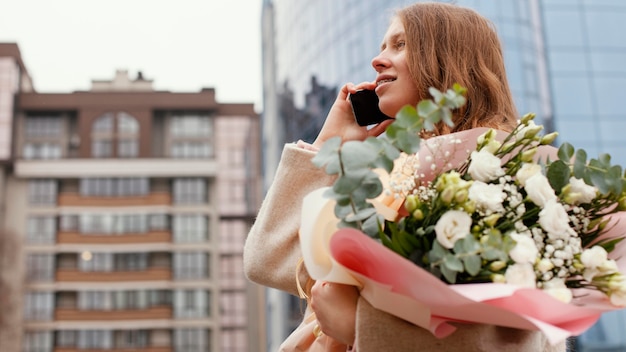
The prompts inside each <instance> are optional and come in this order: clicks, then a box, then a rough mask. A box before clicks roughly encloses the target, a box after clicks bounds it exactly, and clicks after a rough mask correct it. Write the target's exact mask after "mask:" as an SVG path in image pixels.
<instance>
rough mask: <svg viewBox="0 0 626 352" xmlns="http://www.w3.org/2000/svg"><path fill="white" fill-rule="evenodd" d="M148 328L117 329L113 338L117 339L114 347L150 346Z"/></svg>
mask: <svg viewBox="0 0 626 352" xmlns="http://www.w3.org/2000/svg"><path fill="white" fill-rule="evenodd" d="M148 336H149V332H148V330H123V331H115V332H114V333H113V339H114V341H115V343H114V348H116V349H123V348H125V349H130V348H144V347H148Z"/></svg>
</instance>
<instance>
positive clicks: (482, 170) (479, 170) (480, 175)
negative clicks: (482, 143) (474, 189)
mask: <svg viewBox="0 0 626 352" xmlns="http://www.w3.org/2000/svg"><path fill="white" fill-rule="evenodd" d="M470 158H471V162H470V165H469V168H468V169H467V172H468V173H469V174H470V175H471V176H472V178H473V179H474V180H477V181H482V182H489V181H492V180H495V179H496V178H498V177H500V176H502V175H504V170H502V167H501V166H500V159H499V158H498V157H497V156H495V155H493V154H491V153H490V152H489V151H487V150H485V149H483V150H481V151H478V152H476V151H474V152H472V154H471V156H470Z"/></svg>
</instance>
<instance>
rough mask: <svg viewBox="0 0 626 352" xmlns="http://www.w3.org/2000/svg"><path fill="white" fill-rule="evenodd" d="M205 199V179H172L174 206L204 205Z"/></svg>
mask: <svg viewBox="0 0 626 352" xmlns="http://www.w3.org/2000/svg"><path fill="white" fill-rule="evenodd" d="M207 198H208V197H207V184H206V179H203V178H176V179H174V204H204V203H206V202H207Z"/></svg>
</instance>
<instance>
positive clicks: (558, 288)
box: [543, 279, 573, 303]
mask: <svg viewBox="0 0 626 352" xmlns="http://www.w3.org/2000/svg"><path fill="white" fill-rule="evenodd" d="M543 291H544V292H546V293H547V294H549V295H550V296H552V297H554V298H556V299H558V300H559V301H561V302H564V303H569V302H571V301H572V298H573V295H572V290H570V289H569V288H567V286H565V282H564V281H563V280H561V279H554V280H550V281H548V282H545V283H544V286H543Z"/></svg>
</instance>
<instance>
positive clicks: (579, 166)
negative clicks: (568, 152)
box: [573, 149, 589, 183]
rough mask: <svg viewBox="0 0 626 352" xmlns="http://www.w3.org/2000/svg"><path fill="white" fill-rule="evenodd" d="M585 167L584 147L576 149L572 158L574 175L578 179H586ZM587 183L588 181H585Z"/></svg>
mask: <svg viewBox="0 0 626 352" xmlns="http://www.w3.org/2000/svg"><path fill="white" fill-rule="evenodd" d="M586 167H587V152H586V151H585V150H584V149H578V150H577V151H576V158H575V159H574V168H573V171H574V177H576V178H580V179H586V177H585V176H586V172H585V170H586ZM587 183H589V182H587Z"/></svg>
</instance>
